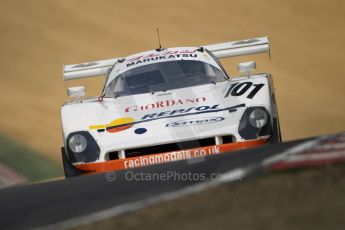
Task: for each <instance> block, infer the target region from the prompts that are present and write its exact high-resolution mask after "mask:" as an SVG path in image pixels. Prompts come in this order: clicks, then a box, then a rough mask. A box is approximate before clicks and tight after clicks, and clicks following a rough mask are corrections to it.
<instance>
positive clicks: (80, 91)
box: [67, 86, 86, 99]
mask: <svg viewBox="0 0 345 230" xmlns="http://www.w3.org/2000/svg"><path fill="white" fill-rule="evenodd" d="M85 93H86V90H85V87H84V86H76V87H70V88H68V89H67V95H68V96H69V97H72V98H78V99H79V98H80V97H82V96H85Z"/></svg>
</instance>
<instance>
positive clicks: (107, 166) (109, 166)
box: [73, 139, 267, 173]
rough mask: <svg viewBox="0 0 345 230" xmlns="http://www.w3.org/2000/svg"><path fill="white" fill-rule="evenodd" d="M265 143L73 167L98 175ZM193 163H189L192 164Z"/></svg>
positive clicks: (223, 145) (256, 142)
mask: <svg viewBox="0 0 345 230" xmlns="http://www.w3.org/2000/svg"><path fill="white" fill-rule="evenodd" d="M266 142H267V140H266V139H262V140H251V141H245V142H236V143H229V144H220V145H211V146H205V147H200V148H193V149H185V150H179V151H173V152H165V153H157V154H151V155H144V156H138V157H130V158H125V159H117V160H110V161H105V162H93V163H81V164H80V163H76V164H74V165H73V166H74V167H75V168H76V169H78V170H82V171H84V172H85V173H100V172H108V171H116V170H123V169H132V168H138V167H145V166H149V165H155V164H162V163H168V162H173V161H179V160H192V159H198V158H202V157H206V156H211V155H217V154H221V153H226V152H229V151H234V150H239V149H244V148H250V147H255V146H260V145H262V144H265V143H266ZM192 162H193V161H191V163H192Z"/></svg>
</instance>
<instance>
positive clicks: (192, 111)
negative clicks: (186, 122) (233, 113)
mask: <svg viewBox="0 0 345 230" xmlns="http://www.w3.org/2000/svg"><path fill="white" fill-rule="evenodd" d="M212 110H219V105H212V106H207V105H205V106H198V107H190V108H187V109H176V110H171V111H165V112H160V113H151V114H146V115H144V116H143V117H142V118H141V120H145V119H155V118H159V117H174V116H178V115H184V114H199V113H204V112H207V111H212Z"/></svg>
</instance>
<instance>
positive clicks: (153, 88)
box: [105, 60, 227, 97]
mask: <svg viewBox="0 0 345 230" xmlns="http://www.w3.org/2000/svg"><path fill="white" fill-rule="evenodd" d="M225 80H227V77H226V75H225V74H224V72H223V71H222V70H221V69H219V68H217V67H215V66H213V65H210V64H208V63H205V62H201V61H190V60H178V61H168V62H159V63H154V64H149V65H144V66H140V67H137V68H134V69H131V70H128V71H126V72H124V73H122V74H120V75H119V76H117V77H116V78H115V79H114V80H113V81H112V82H110V83H109V84H108V86H107V87H106V89H105V97H119V96H128V95H136V94H144V93H152V92H158V91H166V90H171V89H178V88H184V87H191V86H197V85H203V84H210V83H214V84H215V83H217V82H220V81H225Z"/></svg>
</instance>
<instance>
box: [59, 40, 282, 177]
mask: <svg viewBox="0 0 345 230" xmlns="http://www.w3.org/2000/svg"><path fill="white" fill-rule="evenodd" d="M263 52H269V40H268V38H267V37H263V38H255V39H248V40H242V41H235V42H226V43H221V44H214V45H206V46H203V47H178V48H167V49H162V48H159V49H156V50H150V51H146V52H142V53H138V54H134V55H131V56H128V57H125V58H114V59H108V60H101V61H94V62H88V63H82V64H75V65H67V66H64V80H72V79H79V78H85V77H92V76H99V75H106V77H107V78H106V81H105V85H104V89H103V92H102V94H101V96H99V97H95V98H89V99H81V97H82V96H84V95H85V88H84V87H82V86H80V87H71V88H68V95H69V96H70V97H72V98H73V100H72V101H69V102H66V103H65V104H64V105H63V106H62V108H61V121H62V131H63V140H64V147H63V148H62V158H63V165H64V170H65V175H66V177H72V176H77V175H81V174H86V173H95V172H105V171H111V170H122V169H130V168H135V167H143V166H147V165H153V164H159V163H165V162H171V161H177V160H186V159H193V158H199V157H204V156H207V155H214V154H220V153H224V152H229V151H233V150H236V149H240V148H247V147H251V146H259V145H263V144H265V143H278V142H280V141H281V137H280V127H279V120H278V113H277V107H276V103H275V98H274V89H273V83H272V78H271V75H270V74H269V73H260V74H254V73H252V71H253V70H254V69H255V67H256V64H255V62H244V63H240V64H239V65H238V69H239V71H240V72H242V74H241V77H233V76H231V77H229V76H228V75H227V73H226V72H225V70H224V68H223V67H222V65H221V63H220V62H219V61H218V59H219V58H227V57H234V56H239V55H247V54H255V53H263Z"/></svg>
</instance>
